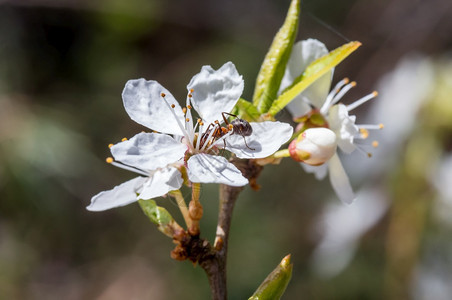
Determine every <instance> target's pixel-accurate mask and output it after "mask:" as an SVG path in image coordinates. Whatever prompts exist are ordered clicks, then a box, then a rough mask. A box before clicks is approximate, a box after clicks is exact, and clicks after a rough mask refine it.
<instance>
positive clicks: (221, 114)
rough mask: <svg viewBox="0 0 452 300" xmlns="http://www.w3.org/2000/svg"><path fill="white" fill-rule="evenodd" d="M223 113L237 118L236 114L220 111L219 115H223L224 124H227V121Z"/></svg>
mask: <svg viewBox="0 0 452 300" xmlns="http://www.w3.org/2000/svg"><path fill="white" fill-rule="evenodd" d="M225 114H226V115H228V116H231V117H234V118H238V116H237V115H234V114H230V113H227V112H222V113H221V115H222V116H223V120H224V122H225V123H226V125H229V123H228V121H227V120H226V117H225V116H224V115H225Z"/></svg>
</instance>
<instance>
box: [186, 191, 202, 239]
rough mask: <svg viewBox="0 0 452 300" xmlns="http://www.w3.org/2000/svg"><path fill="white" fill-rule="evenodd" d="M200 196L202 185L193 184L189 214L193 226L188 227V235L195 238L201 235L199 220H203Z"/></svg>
mask: <svg viewBox="0 0 452 300" xmlns="http://www.w3.org/2000/svg"><path fill="white" fill-rule="evenodd" d="M200 194H201V184H200V183H193V184H192V194H191V201H190V204H189V208H188V214H189V217H190V219H191V225H190V226H189V227H188V233H189V234H190V235H193V236H196V235H199V233H200V227H199V220H201V218H202V215H203V208H202V205H201V203H200V202H199V196H200Z"/></svg>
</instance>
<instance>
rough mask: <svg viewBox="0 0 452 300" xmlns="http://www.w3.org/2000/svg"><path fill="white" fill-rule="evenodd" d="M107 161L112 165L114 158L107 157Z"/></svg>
mask: <svg viewBox="0 0 452 300" xmlns="http://www.w3.org/2000/svg"><path fill="white" fill-rule="evenodd" d="M105 161H106V162H107V163H109V164H111V163H112V162H113V157H107V159H105Z"/></svg>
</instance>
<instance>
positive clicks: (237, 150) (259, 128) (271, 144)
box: [220, 121, 293, 158]
mask: <svg viewBox="0 0 452 300" xmlns="http://www.w3.org/2000/svg"><path fill="white" fill-rule="evenodd" d="M250 124H251V127H252V128H253V133H252V134H251V135H250V136H246V137H243V136H240V135H237V134H233V135H230V136H229V137H227V138H226V149H227V150H229V151H231V152H233V153H234V154H235V155H237V157H238V158H264V157H267V156H270V155H272V154H273V153H275V152H276V151H277V150H278V149H279V147H281V145H282V144H284V143H285V142H287V141H288V140H289V139H290V137H291V136H292V133H293V128H292V126H290V125H289V124H287V123H281V122H271V121H266V122H260V123H255V122H251V123H250ZM245 141H246V144H245ZM246 145H248V147H247V146H246ZM220 146H221V145H220Z"/></svg>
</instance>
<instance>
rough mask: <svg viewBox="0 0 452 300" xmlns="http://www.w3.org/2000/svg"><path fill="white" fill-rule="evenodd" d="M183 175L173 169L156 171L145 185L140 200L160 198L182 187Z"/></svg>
mask: <svg viewBox="0 0 452 300" xmlns="http://www.w3.org/2000/svg"><path fill="white" fill-rule="evenodd" d="M182 183H183V179H182V174H181V173H180V172H179V170H178V169H176V168H173V167H168V168H164V169H161V170H158V171H156V172H155V173H154V174H153V175H152V176H151V177H149V179H148V180H147V181H146V182H145V183H144V185H143V191H142V192H141V193H140V195H139V196H138V199H144V200H149V199H152V198H156V197H160V196H163V195H165V194H167V193H168V192H170V191H174V190H178V189H180V187H181V186H182Z"/></svg>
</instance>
